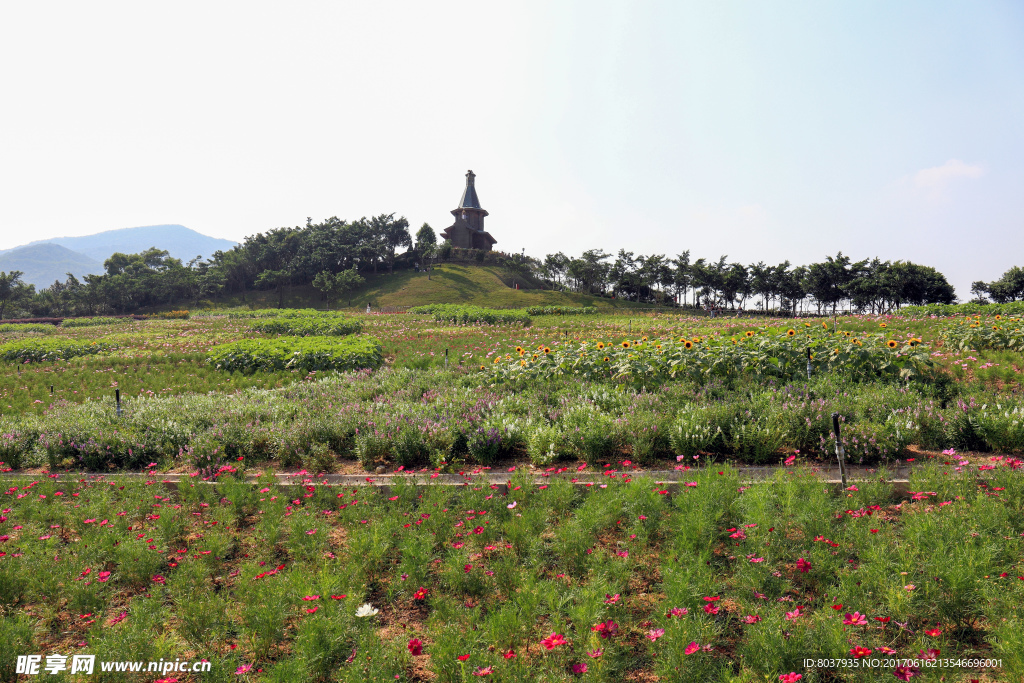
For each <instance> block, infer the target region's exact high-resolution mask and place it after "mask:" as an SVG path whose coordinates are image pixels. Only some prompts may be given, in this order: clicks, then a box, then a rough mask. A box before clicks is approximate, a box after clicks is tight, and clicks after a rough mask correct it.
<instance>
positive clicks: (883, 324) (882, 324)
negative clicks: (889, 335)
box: [878, 323, 889, 330]
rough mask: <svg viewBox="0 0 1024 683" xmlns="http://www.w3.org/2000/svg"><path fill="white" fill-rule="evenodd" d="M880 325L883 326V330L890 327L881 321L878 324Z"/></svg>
mask: <svg viewBox="0 0 1024 683" xmlns="http://www.w3.org/2000/svg"><path fill="white" fill-rule="evenodd" d="M878 326H879V327H881V328H882V329H883V330H884V329H885V328H887V327H889V326H888V325H886V324H885V323H879V325H878Z"/></svg>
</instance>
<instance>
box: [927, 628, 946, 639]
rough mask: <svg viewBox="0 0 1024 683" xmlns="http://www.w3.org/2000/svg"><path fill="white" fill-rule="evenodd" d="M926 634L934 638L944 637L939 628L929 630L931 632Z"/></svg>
mask: <svg viewBox="0 0 1024 683" xmlns="http://www.w3.org/2000/svg"><path fill="white" fill-rule="evenodd" d="M924 633H925V635H928V636H931V637H932V638H935V637H937V636H940V635H942V631H940V630H939V629H937V628H933V629H929V630H927V631H925V632H924Z"/></svg>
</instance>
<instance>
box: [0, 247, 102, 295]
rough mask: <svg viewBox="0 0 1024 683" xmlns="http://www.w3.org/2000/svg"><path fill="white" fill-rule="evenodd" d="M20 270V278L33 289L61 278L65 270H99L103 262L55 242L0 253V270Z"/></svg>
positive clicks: (86, 272) (76, 272) (77, 272)
mask: <svg viewBox="0 0 1024 683" xmlns="http://www.w3.org/2000/svg"><path fill="white" fill-rule="evenodd" d="M12 270H20V271H21V272H22V273H24V275H23V276H22V280H23V281H25V282H27V283H29V284H31V285H35V286H36V289H43V288H44V287H49V286H50V285H52V284H53V283H54V281H55V280H60V281H61V282H64V280H65V279H67V273H74V275H75V277H78V278H81V277H82V276H83V275H89V274H91V273H102V272H103V264H102V263H100V262H99V261H97V260H96V259H94V258H92V257H90V256H87V255H86V254H81V253H79V252H76V251H72V250H71V249H68V248H67V247H62V246H60V245H59V244H33V245H30V246H26V247H18V248H17V249H11V250H9V251H6V252H4V253H3V254H0V271H4V272H10V271H12Z"/></svg>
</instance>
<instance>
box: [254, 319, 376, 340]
mask: <svg viewBox="0 0 1024 683" xmlns="http://www.w3.org/2000/svg"><path fill="white" fill-rule="evenodd" d="M252 329H253V330H255V331H257V332H263V333H265V334H284V335H290V336H295V337H313V336H330V337H344V336H345V335H348V334H359V333H360V332H362V331H363V324H362V323H361V322H359V321H358V320H356V319H355V318H345V317H340V316H302V317H287V318H286V317H281V318H269V319H265V320H257V321H256V322H255V323H253V325H252Z"/></svg>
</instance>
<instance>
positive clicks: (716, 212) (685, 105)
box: [0, 0, 1024, 298]
mask: <svg viewBox="0 0 1024 683" xmlns="http://www.w3.org/2000/svg"><path fill="white" fill-rule="evenodd" d="M0 64H2V65H3V66H2V67H0V98H2V99H0V103H2V106H0V248H7V247H12V246H15V245H18V244H21V243H24V242H27V241H29V240H33V239H44V238H47V237H56V236H61V235H82V234H89V233H92V232H98V231H101V230H109V229H113V228H123V227H130V226H136V225H152V224H159V223H181V224H182V225H186V226H188V227H190V228H193V229H195V230H198V231H199V232H202V233H205V234H207V235H213V236H217V237H227V238H231V239H235V240H240V239H242V238H243V237H244V236H246V235H248V234H252V233H255V232H260V231H264V230H268V229H271V228H274V227H281V226H294V225H302V224H304V223H305V221H306V217H307V216H310V217H312V218H313V219H314V220H321V219H323V218H327V217H329V216H335V215H336V216H338V217H340V218H346V219H349V220H352V219H356V218H359V217H360V216H364V215H367V216H368V215H372V214H377V213H384V212H386V213H390V212H392V211H394V212H397V213H398V214H401V215H405V216H406V217H408V219H409V221H410V223H412V225H413V229H414V230H415V228H417V227H419V225H420V224H421V223H423V222H424V221H426V222H429V223H430V224H431V225H432V226H434V228H435V229H438V230H440V229H443V228H444V227H446V226H447V225H449V224H450V222H451V216H450V214H449V213H448V212H449V211H450V210H451V209H453V208H455V206H456V204H457V202H458V199H459V197H460V196H461V192H462V188H463V185H464V182H465V179H464V174H465V172H466V170H467V169H470V168H472V169H473V170H474V171H475V172H476V174H477V190H478V193H479V196H480V200H481V203H482V204H483V206H484V208H486V209H487V210H488V211H489V212H490V217H488V219H487V227H488V230H489V231H490V232H491V233H492V235H494V237H495V238H496V239H497V240H498V244H497V245H496V248H498V249H502V250H505V251H519V250H521V249H523V248H525V249H526V251H527V253H529V254H532V255H535V256H543V255H544V254H545V253H549V252H552V251H556V250H562V251H564V252H566V253H570V254H578V253H579V252H581V251H583V250H585V249H588V248H603V249H604V250H606V251H609V252H615V251H617V250H618V249H620V248H626V249H628V250H632V251H635V252H641V253H651V252H656V253H666V254H669V255H672V254H675V253H678V252H680V251H682V250H684V249H690V250H691V254H692V255H693V257H694V258H696V257H699V256H705V257H708V258H716V259H717V257H718V256H720V255H722V254H727V255H728V256H729V260H730V261H739V262H742V263H750V262H753V261H759V260H764V261H767V262H769V263H778V262H780V261H782V260H785V259H789V260H791V261H793V262H794V263H808V262H811V261H815V260H821V259H822V258H823V257H824V255H825V254H835V253H836V252H837V251H840V250H842V251H843V252H844V253H847V254H850V255H852V256H854V257H855V258H863V257H873V256H878V257H881V258H883V259H893V260H895V259H905V260H912V261H914V262H918V263H924V264H928V265H934V266H936V267H937V268H939V270H941V271H942V272H944V273H946V275H947V276H948V277H949V278H950V280H951V281H952V282H953V283H954V284H955V285H956V287H957V290H958V294H959V295H960V296H961V297H962V298H969V292H968V288H969V285H970V282H971V281H972V280H977V279H985V280H991V279H994V278H996V277H998V276H999V275H1000V274H1001V273H1002V272H1003V271H1004V270H1006V269H1007V268H1008V267H1010V266H1012V265H1015V264H1017V265H1024V3H1020V2H984V1H964V2H941V1H939V0H926V1H923V2H910V1H901V2H889V1H887V2H870V1H865V0H855V1H854V0H851V1H849V2H822V1H820V0H815V1H813V2H758V3H754V2H729V1H718V0H716V1H715V2H707V1H701V2H682V1H679V0H676V1H673V2H663V3H659V2H645V1H643V0H640V1H633V0H630V1H628V2H627V1H623V2H598V1H595V0H586V1H581V2H555V1H551V0H545V1H543V2H524V1H522V0H519V1H516V2H509V3H494V2H473V3H468V2H466V3H462V2H444V1H438V2H422V1H417V2H407V3H406V2H403V3H395V2H380V1H375V2H338V1H332V2H296V3H261V2H245V3H242V2H233V3H223V2H209V1H205V2H197V3H191V2H181V1H178V2H173V3H159V4H158V3H140V2H130V3H120V4H119V3H110V2H90V3H82V2H74V3H71V2H65V3H33V2H7V3H4V4H3V5H0Z"/></svg>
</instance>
